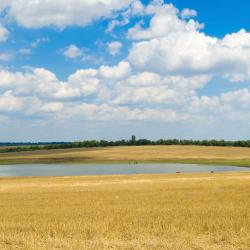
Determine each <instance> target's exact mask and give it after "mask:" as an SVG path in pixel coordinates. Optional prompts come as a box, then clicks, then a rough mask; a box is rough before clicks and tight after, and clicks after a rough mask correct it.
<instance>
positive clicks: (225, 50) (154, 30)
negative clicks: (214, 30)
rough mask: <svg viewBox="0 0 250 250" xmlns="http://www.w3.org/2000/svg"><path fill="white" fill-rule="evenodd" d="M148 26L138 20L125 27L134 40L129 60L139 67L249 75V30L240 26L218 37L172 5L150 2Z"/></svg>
mask: <svg viewBox="0 0 250 250" xmlns="http://www.w3.org/2000/svg"><path fill="white" fill-rule="evenodd" d="M147 12H148V13H149V14H152V15H153V16H152V18H151V21H150V24H149V27H146V28H143V27H142V26H141V24H140V23H138V24H137V25H136V26H135V27H133V28H131V29H130V30H129V31H128V37H129V38H131V39H133V40H138V42H136V43H134V44H133V46H132V48H131V50H130V53H129V57H128V59H129V62H130V63H131V65H132V66H134V67H135V68H136V69H137V70H139V71H149V72H155V73H159V74H172V75H193V76H195V75H200V74H203V75H204V74H205V75H211V76H216V75H217V76H218V75H219V76H221V77H224V78H226V79H229V80H230V81H235V82H239V81H245V80H248V79H250V46H249V44H250V33H248V32H246V31H245V30H241V31H239V32H237V33H234V34H228V35H226V36H225V37H224V38H222V39H219V38H215V37H211V36H208V35H206V34H204V33H203V32H201V30H200V29H201V28H202V25H200V24H199V23H198V22H196V21H194V20H193V19H189V20H183V19H180V18H179V14H178V13H179V11H178V10H177V9H176V8H175V7H174V6H173V5H167V4H163V5H159V4H158V5H149V6H148V7H147Z"/></svg>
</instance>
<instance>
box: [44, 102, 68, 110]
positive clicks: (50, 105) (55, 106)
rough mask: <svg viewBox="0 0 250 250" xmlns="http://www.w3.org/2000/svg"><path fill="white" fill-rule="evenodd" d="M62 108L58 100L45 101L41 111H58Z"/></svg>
mask: <svg viewBox="0 0 250 250" xmlns="http://www.w3.org/2000/svg"><path fill="white" fill-rule="evenodd" d="M62 109H63V103H60V102H52V103H46V104H44V105H43V106H42V107H41V111H44V112H59V111H61V110H62Z"/></svg>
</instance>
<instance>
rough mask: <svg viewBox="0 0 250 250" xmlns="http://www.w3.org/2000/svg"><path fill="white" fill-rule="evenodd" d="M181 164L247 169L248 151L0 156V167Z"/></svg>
mask: <svg viewBox="0 0 250 250" xmlns="http://www.w3.org/2000/svg"><path fill="white" fill-rule="evenodd" d="M57 162H58V163H59V162H60V163H74V162H75V163H112V162H115V163H119V162H121V163H127V162H180V163H203V164H218V165H235V166H250V148H242V147H207V146H123V147H118V146H117V147H102V148H75V149H55V150H39V151H30V152H14V153H0V164H14V163H57Z"/></svg>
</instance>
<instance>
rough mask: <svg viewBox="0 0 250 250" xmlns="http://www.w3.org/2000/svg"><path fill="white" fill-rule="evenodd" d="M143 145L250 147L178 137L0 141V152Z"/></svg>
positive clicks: (242, 143) (244, 144)
mask: <svg viewBox="0 0 250 250" xmlns="http://www.w3.org/2000/svg"><path fill="white" fill-rule="evenodd" d="M143 145H199V146H221V147H229V146H231V147H250V140H245V141H244V140H239V141H226V140H178V139H165V140H164V139H160V140H155V141H154V140H148V139H138V140H136V139H135V136H133V137H132V139H131V140H118V141H106V140H86V141H78V142H49V143H0V153H7V152H21V151H34V150H51V149H67V148H93V147H113V146H143Z"/></svg>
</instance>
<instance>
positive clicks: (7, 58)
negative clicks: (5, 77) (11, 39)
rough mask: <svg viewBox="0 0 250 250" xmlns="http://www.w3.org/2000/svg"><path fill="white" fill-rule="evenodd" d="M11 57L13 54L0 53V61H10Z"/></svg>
mask: <svg viewBox="0 0 250 250" xmlns="http://www.w3.org/2000/svg"><path fill="white" fill-rule="evenodd" d="M13 57H14V54H13V53H0V61H11V60H12V59H13Z"/></svg>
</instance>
